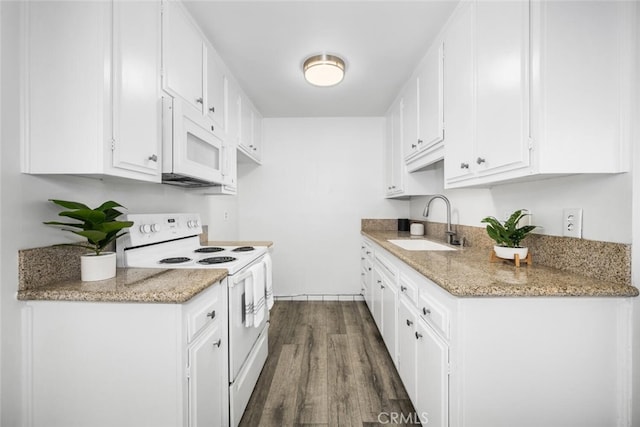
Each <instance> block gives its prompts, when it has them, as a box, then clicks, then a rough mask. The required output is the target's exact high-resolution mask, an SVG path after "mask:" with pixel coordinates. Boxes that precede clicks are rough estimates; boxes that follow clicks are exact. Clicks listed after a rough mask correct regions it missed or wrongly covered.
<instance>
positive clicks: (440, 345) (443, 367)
mask: <svg viewBox="0 0 640 427" xmlns="http://www.w3.org/2000/svg"><path fill="white" fill-rule="evenodd" d="M415 338H416V341H417V347H416V355H417V360H419V361H420V368H419V369H418V370H417V373H416V374H417V376H416V382H417V383H416V389H417V400H416V401H415V408H416V411H417V412H418V414H425V413H426V414H428V419H429V421H428V425H429V426H436V427H447V426H448V425H449V346H448V345H447V344H446V343H445V342H444V341H443V340H442V339H441V338H440V337H439V336H438V335H437V334H436V333H435V332H434V331H433V329H431V328H430V327H429V326H428V325H427V324H426V323H425V322H424V321H423V320H418V321H417V331H416V335H415Z"/></svg>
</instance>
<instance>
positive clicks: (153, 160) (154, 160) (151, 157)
mask: <svg viewBox="0 0 640 427" xmlns="http://www.w3.org/2000/svg"><path fill="white" fill-rule="evenodd" d="M147 160H151V161H152V162H157V161H158V156H156V155H155V154H152V155H150V156H149V157H148V158H147Z"/></svg>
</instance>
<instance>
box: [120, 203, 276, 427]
mask: <svg viewBox="0 0 640 427" xmlns="http://www.w3.org/2000/svg"><path fill="white" fill-rule="evenodd" d="M125 220H126V221H133V226H132V227H130V228H129V232H128V233H127V234H126V235H124V236H122V237H121V238H119V239H118V241H117V245H116V252H117V259H118V266H120V267H134V268H183V269H185V268H224V269H226V270H227V271H228V277H227V286H228V292H227V295H228V300H227V308H228V332H229V334H228V337H229V345H228V349H229V406H230V408H229V410H230V423H231V425H233V426H237V425H238V424H239V423H240V419H241V418H242V414H243V413H244V410H245V408H246V406H247V403H248V402H249V398H250V397H251V393H252V392H253V389H254V387H255V384H256V382H257V381H258V377H259V376H260V372H261V371H262V367H263V366H264V363H265V361H266V359H267V355H268V329H269V313H268V310H266V313H265V316H264V319H263V320H262V321H261V322H260V323H259V324H258V325H252V326H247V323H246V310H247V307H246V306H245V303H246V298H245V292H246V287H247V286H251V283H252V280H253V277H252V270H253V267H254V266H256V265H258V264H263V267H262V268H264V272H265V276H266V275H269V276H270V275H271V269H270V267H267V266H270V264H271V263H270V262H267V258H268V257H269V254H268V248H267V247H265V246H240V245H238V246H202V245H200V234H201V233H202V224H201V220H200V216H199V215H198V214H127V215H126V218H125ZM265 282H266V277H265Z"/></svg>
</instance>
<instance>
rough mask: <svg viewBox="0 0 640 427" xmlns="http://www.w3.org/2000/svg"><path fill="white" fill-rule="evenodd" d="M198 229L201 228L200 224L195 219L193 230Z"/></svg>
mask: <svg viewBox="0 0 640 427" xmlns="http://www.w3.org/2000/svg"><path fill="white" fill-rule="evenodd" d="M198 227H200V224H198V220H197V219H194V220H193V228H198Z"/></svg>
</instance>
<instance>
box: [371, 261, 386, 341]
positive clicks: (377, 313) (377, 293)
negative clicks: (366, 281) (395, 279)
mask: <svg viewBox="0 0 640 427" xmlns="http://www.w3.org/2000/svg"><path fill="white" fill-rule="evenodd" d="M372 277H373V280H372V283H371V294H372V306H373V307H372V309H371V314H372V315H373V320H374V321H375V322H376V326H377V327H378V330H379V331H380V332H381V333H382V322H383V320H382V315H383V311H382V304H383V303H384V301H383V298H382V295H383V294H382V290H383V289H384V288H383V286H384V285H383V282H382V273H381V272H380V271H379V270H378V268H377V267H375V266H374V267H373V275H372Z"/></svg>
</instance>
